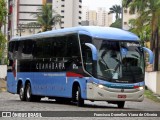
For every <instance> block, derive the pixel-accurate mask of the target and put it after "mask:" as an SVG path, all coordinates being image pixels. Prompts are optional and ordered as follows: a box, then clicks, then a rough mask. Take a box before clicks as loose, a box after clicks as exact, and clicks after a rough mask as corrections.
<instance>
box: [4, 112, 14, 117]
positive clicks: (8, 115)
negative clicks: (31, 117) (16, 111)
mask: <svg viewBox="0 0 160 120" xmlns="http://www.w3.org/2000/svg"><path fill="white" fill-rule="evenodd" d="M2 117H12V114H11V112H2Z"/></svg>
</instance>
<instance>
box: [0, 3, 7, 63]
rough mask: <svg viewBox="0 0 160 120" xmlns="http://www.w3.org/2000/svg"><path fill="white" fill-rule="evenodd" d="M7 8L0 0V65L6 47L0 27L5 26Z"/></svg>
mask: <svg viewBox="0 0 160 120" xmlns="http://www.w3.org/2000/svg"><path fill="white" fill-rule="evenodd" d="M6 16H7V8H6V2H5V0H0V63H1V62H2V61H1V60H2V56H3V53H4V49H5V47H6V38H5V36H4V35H3V34H2V31H1V29H2V26H3V25H5V24H6Z"/></svg>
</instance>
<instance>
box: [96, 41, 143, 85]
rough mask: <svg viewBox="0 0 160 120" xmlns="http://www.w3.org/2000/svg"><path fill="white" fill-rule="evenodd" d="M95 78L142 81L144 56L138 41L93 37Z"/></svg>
mask: <svg viewBox="0 0 160 120" xmlns="http://www.w3.org/2000/svg"><path fill="white" fill-rule="evenodd" d="M93 44H94V45H95V46H96V48H97V51H98V60H97V67H96V69H97V78H99V79H103V80H106V81H108V82H114V83H137V82H142V81H144V56H143V50H142V48H141V47H140V44H139V42H128V41H115V40H114V41H111V40H110V41H109V40H101V39H94V40H93Z"/></svg>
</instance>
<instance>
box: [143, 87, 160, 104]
mask: <svg viewBox="0 0 160 120" xmlns="http://www.w3.org/2000/svg"><path fill="white" fill-rule="evenodd" d="M144 95H145V97H147V98H149V99H151V100H153V101H155V102H159V103H160V99H158V98H157V97H156V96H155V95H154V93H153V92H152V91H150V90H145V93H144Z"/></svg>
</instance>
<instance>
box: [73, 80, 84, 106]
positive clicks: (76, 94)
mask: <svg viewBox="0 0 160 120" xmlns="http://www.w3.org/2000/svg"><path fill="white" fill-rule="evenodd" d="M72 99H73V102H77V106H79V107H81V106H83V105H84V99H82V94H81V87H80V84H79V83H78V82H74V83H73V87H72Z"/></svg>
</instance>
